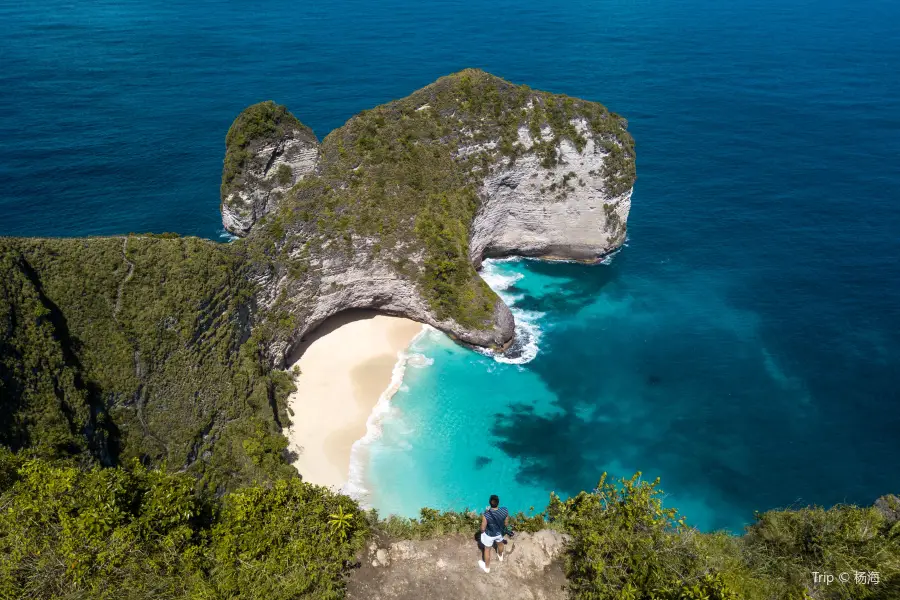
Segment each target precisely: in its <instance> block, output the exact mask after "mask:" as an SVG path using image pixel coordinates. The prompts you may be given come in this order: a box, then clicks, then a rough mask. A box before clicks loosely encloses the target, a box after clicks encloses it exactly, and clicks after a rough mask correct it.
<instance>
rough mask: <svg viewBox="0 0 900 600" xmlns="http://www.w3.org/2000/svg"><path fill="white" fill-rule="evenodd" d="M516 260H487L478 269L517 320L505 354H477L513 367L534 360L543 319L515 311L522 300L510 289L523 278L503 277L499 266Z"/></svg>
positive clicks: (510, 274)
mask: <svg viewBox="0 0 900 600" xmlns="http://www.w3.org/2000/svg"><path fill="white" fill-rule="evenodd" d="M519 260H521V259H519V258H501V259H488V260H485V261H484V263H483V264H482V267H481V278H482V279H484V281H485V283H487V284H488V285H489V286H490V288H491V289H492V290H494V291H495V292H496V293H497V295H498V296H500V298H501V299H503V301H504V302H505V303H506V305H507V306H509V309H510V311H511V312H512V314H513V317H514V318H515V320H516V337H515V340H513V343H512V345H511V346H510V347H509V348H507V349H506V350H505V351H504V352H492V351H490V350H484V349H479V352H481V353H482V354H484V355H485V356H490V357H491V358H493V359H494V360H496V361H497V362H501V363H506V364H512V365H523V364H525V363H529V362H531V361H532V360H534V358H535V357H536V356H537V354H538V351H539V350H540V346H539V342H540V340H541V327H540V319H541V317H543V316H544V313H542V312H538V311H534V310H524V309H522V308H517V307H516V302H517V301H519V300H521V299H522V298H523V297H524V296H523V295H521V294H519V295H517V294H515V293H513V292H512V291H511V288H512V287H513V286H515V284H516V283H517V282H518V281H519V280H520V279H522V278H523V277H524V276H525V275H524V274H522V273H504V272H503V271H502V270H501V267H500V266H499V265H501V264H503V263H509V262H517V261H519Z"/></svg>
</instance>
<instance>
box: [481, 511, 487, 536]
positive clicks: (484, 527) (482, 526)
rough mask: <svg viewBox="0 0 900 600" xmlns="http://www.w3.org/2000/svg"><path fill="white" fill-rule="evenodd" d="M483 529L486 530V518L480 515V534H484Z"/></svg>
mask: <svg viewBox="0 0 900 600" xmlns="http://www.w3.org/2000/svg"><path fill="white" fill-rule="evenodd" d="M485 529H487V517H485V516H484V515H481V533H484V530H485Z"/></svg>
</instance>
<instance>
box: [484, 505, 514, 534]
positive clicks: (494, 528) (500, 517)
mask: <svg viewBox="0 0 900 600" xmlns="http://www.w3.org/2000/svg"><path fill="white" fill-rule="evenodd" d="M508 516H509V511H508V510H506V507H505V506H501V507H500V508H498V509H495V510H491V509H490V508H489V509H487V510H486V511H484V518H485V519H487V527H485V528H484V532H485V533H486V534H488V535H489V536H491V537H495V536H498V535H503V530H504V525H503V524H504V523H505V522H506V517H508Z"/></svg>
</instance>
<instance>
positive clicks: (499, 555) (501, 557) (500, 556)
mask: <svg viewBox="0 0 900 600" xmlns="http://www.w3.org/2000/svg"><path fill="white" fill-rule="evenodd" d="M497 558H499V559H500V562H503V555H502V554H498V555H497Z"/></svg>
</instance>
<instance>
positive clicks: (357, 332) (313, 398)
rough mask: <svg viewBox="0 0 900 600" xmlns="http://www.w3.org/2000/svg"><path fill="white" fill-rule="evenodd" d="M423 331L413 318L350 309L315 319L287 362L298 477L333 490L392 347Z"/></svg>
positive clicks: (394, 353)
mask: <svg viewBox="0 0 900 600" xmlns="http://www.w3.org/2000/svg"><path fill="white" fill-rule="evenodd" d="M421 330H422V325H421V324H419V323H416V322H415V321H410V320H407V319H401V318H398V317H388V316H385V315H376V314H374V313H370V312H361V311H348V312H346V313H342V314H340V315H337V316H335V317H332V318H331V319H329V320H328V321H326V322H325V323H323V324H322V325H320V326H319V327H318V328H317V329H316V330H315V331H313V333H312V334H311V335H310V336H309V337H308V339H307V340H305V341H304V343H303V344H302V345H301V346H300V348H298V350H297V352H296V353H295V356H299V359H296V358H293V359H292V362H291V364H290V367H289V368H290V369H293V367H294V365H297V366H299V367H300V375H297V376H296V377H295V378H294V381H295V383H296V385H297V391H296V392H294V393H293V394H292V395H291V397H290V399H289V400H288V403H289V406H290V409H291V411H292V413H293V416H292V417H291V421H292V424H291V427H290V428H289V429H288V430H287V432H286V433H287V437H288V440H289V442H290V449H291V450H293V451H294V452H297V454H298V458H297V460H296V461H295V462H294V466H295V467H296V468H297V470H298V471H299V472H300V475H301V476H302V477H303V479H304V481H308V482H310V483H316V484H319V485H326V486H331V487H334V488H336V489H339V488H341V487H342V486H343V485H345V484H346V482H347V478H348V475H349V471H350V449H351V448H352V446H353V443H354V442H355V441H356V440H358V439H360V438H362V437H363V436H364V435H365V434H366V421H367V420H368V418H369V415H370V414H371V413H372V409H373V408H374V407H375V404H376V403H377V402H378V399H379V397H380V396H381V394H382V393H384V392H385V390H386V389H387V388H388V386H389V384H390V382H391V375H392V372H393V369H394V365H396V364H397V360H398V353H399V352H401V351H402V350H404V349H405V348H406V347H407V346H408V345H409V343H410V342H411V341H412V339H413V338H414V337H415V336H416V335H417V334H418V333H419V332H420V331H421Z"/></svg>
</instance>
